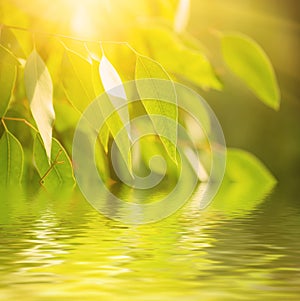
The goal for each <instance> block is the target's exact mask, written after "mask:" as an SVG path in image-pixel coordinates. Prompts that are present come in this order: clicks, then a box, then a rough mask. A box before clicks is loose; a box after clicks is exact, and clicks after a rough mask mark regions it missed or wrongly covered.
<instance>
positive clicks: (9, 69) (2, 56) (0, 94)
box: [0, 45, 18, 117]
mask: <svg viewBox="0 0 300 301" xmlns="http://www.w3.org/2000/svg"><path fill="white" fill-rule="evenodd" d="M17 65H18V63H17V60H16V58H15V57H14V56H13V55H12V54H11V53H10V52H9V50H7V49H5V48H4V47H3V46H1V45H0V117H3V116H4V115H5V113H6V111H7V109H8V106H9V102H10V100H11V98H12V92H13V89H14V87H15V83H16V78H17Z"/></svg>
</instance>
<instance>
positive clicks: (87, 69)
mask: <svg viewBox="0 0 300 301" xmlns="http://www.w3.org/2000/svg"><path fill="white" fill-rule="evenodd" d="M98 65H99V63H97V62H95V61H92V62H90V61H88V60H87V59H85V58H84V57H82V56H81V55H79V54H78V53H76V52H74V51H72V50H69V49H66V52H65V54H64V56H63V62H62V69H61V77H62V84H63V87H64V90H65V93H66V96H67V98H68V100H69V101H70V102H71V104H72V105H73V106H74V107H75V108H76V109H77V110H78V111H80V112H81V113H82V112H83V111H84V110H85V109H86V107H87V106H88V105H89V104H90V103H91V102H92V101H93V100H94V99H95V97H96V96H97V95H99V94H101V93H103V92H104V89H103V87H102V86H101V83H99V81H100V79H99V71H98V68H97V70H96V71H95V68H96V67H97V66H98ZM108 138H109V129H108V127H107V125H104V126H103V128H102V129H101V130H100V139H101V143H102V144H103V147H104V149H105V151H106V152H107V150H108Z"/></svg>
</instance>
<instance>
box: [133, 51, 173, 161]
mask: <svg viewBox="0 0 300 301" xmlns="http://www.w3.org/2000/svg"><path fill="white" fill-rule="evenodd" d="M135 77H136V79H149V81H147V86H145V85H144V84H145V82H144V81H142V82H139V81H137V89H138V92H139V95H140V97H141V99H142V102H143V105H144V107H145V109H146V111H147V113H148V114H149V116H150V118H151V120H152V122H153V125H154V129H155V130H156V132H157V133H158V135H159V137H160V139H161V141H162V143H163V145H164V147H165V149H166V150H167V152H168V154H169V155H170V156H171V158H172V159H173V160H174V162H176V144H177V127H174V124H172V123H168V122H163V121H164V119H157V117H156V118H153V116H152V115H159V116H162V117H165V118H170V119H172V120H174V122H175V124H176V125H177V123H178V121H177V119H178V109H177V99H176V92H175V88H174V86H173V83H172V82H171V79H170V77H169V75H168V74H167V72H166V71H165V70H164V69H163V67H162V66H161V65H160V64H159V63H157V62H155V61H154V60H152V59H150V58H148V57H145V56H138V57H137V63H136V73H135ZM154 78H158V79H165V80H168V82H166V84H165V89H164V91H161V89H160V88H159V87H157V85H156V83H155V81H153V80H152V79H154ZM148 95H154V96H156V97H155V99H153V100H149V99H146V100H145V99H143V98H148ZM163 100H167V101H169V102H166V101H163ZM154 117H155V116H154Z"/></svg>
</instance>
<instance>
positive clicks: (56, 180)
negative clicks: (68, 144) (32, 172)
mask: <svg viewBox="0 0 300 301" xmlns="http://www.w3.org/2000/svg"><path fill="white" fill-rule="evenodd" d="M33 158H34V163H35V166H36V169H37V171H38V173H39V175H40V177H41V184H43V185H44V186H45V187H46V188H47V189H49V190H53V189H56V188H58V187H60V186H64V187H68V186H74V184H75V179H74V176H73V169H72V164H71V161H70V159H69V157H68V155H67V153H66V151H65V149H64V148H63V146H62V145H61V144H60V143H59V142H58V141H57V140H56V139H55V138H52V150H51V161H50V162H49V161H48V158H47V154H46V152H45V148H44V147H43V142H42V139H41V136H40V135H39V134H37V135H36V137H35V139H34V145H33Z"/></svg>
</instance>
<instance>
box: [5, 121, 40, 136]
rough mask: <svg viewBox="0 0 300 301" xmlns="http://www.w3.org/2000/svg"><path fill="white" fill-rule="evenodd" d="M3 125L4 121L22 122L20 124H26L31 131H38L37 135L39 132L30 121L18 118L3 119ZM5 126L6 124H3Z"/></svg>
mask: <svg viewBox="0 0 300 301" xmlns="http://www.w3.org/2000/svg"><path fill="white" fill-rule="evenodd" d="M1 120H2V123H3V122H4V120H10V121H20V122H24V123H25V124H26V125H27V126H29V127H30V128H31V129H33V130H34V131H36V132H37V133H38V132H39V131H38V129H37V128H35V127H34V126H33V125H32V124H31V123H30V122H29V121H27V120H26V119H24V118H18V117H2V119H1ZM3 125H4V123H3Z"/></svg>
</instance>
